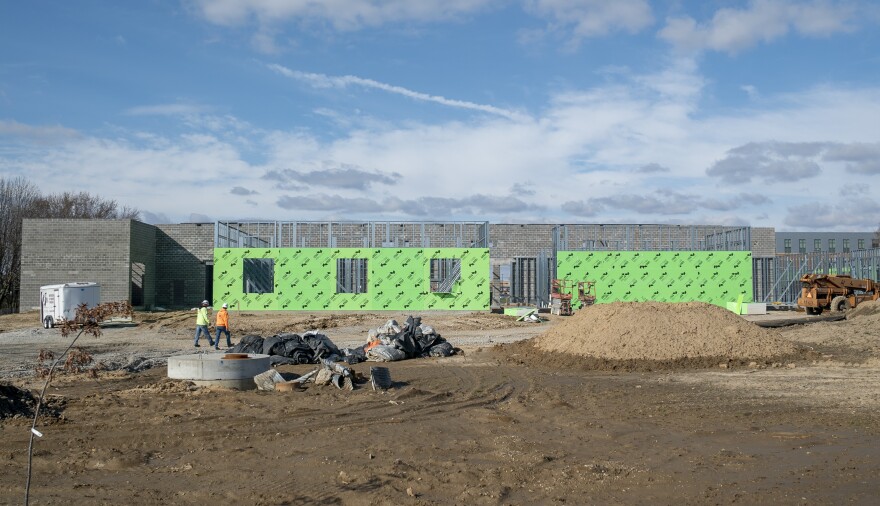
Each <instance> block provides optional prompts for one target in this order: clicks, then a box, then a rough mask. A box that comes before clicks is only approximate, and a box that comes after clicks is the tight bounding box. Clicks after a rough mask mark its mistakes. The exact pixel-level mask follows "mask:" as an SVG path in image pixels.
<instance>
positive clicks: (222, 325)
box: [214, 302, 232, 350]
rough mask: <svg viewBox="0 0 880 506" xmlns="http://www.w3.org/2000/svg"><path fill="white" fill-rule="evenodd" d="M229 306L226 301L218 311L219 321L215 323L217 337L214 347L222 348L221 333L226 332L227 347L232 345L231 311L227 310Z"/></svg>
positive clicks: (216, 348)
mask: <svg viewBox="0 0 880 506" xmlns="http://www.w3.org/2000/svg"><path fill="white" fill-rule="evenodd" d="M227 307H229V306H228V305H227V304H226V303H225V302H224V303H223V307H222V308H220V311H217V321H216V323H215V324H214V326H215V327H217V337H216V338H215V339H214V349H215V350H219V349H220V333H221V332H225V333H226V347H227V348H231V347H232V341H230V340H229V312H228V311H226V308H227Z"/></svg>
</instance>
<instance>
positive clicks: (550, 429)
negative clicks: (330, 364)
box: [0, 314, 880, 504]
mask: <svg viewBox="0 0 880 506" xmlns="http://www.w3.org/2000/svg"><path fill="white" fill-rule="evenodd" d="M392 316H393V317H398V318H399V317H400V316H401V315H392ZM163 318H164V319H160V317H158V316H155V315H145V316H140V317H138V318H136V321H138V325H137V326H133V327H120V328H116V329H107V331H106V332H105V334H104V336H102V337H101V338H99V339H98V340H97V341H95V340H94V339H93V338H89V339H92V341H91V342H86V344H88V345H89V346H94V349H93V350H92V351H94V352H95V353H94V354H95V355H96V356H106V357H116V358H115V359H117V360H120V361H122V360H121V359H120V357H123V356H124V355H125V354H126V353H128V354H131V353H138V352H139V350H140V351H144V352H150V353H154V352H155V353H159V352H164V353H165V354H166V356H167V354H169V353H174V352H187V353H189V352H191V350H192V348H191V344H190V342H189V339H191V338H190V330H189V327H190V325H189V323H190V322H189V321H188V320H189V315H186V314H183V315H179V316H171V317H168V318H165V317H163ZM175 318H179V323H171V322H172V321H177V320H175ZM264 318H276V317H275V316H272V317H263V316H260V315H255V316H254V324H253V326H252V328H254V329H259V328H265V329H268V328H276V327H277V326H279V324H280V325H281V326H289V327H290V328H284V329H279V330H299V331H302V330H306V328H304V327H307V326H310V324H308V322H306V320H308V319H309V318H312V319H315V320H314V323H320V322H321V321H324V325H325V328H326V331H325V333H326V334H327V335H328V336H330V337H331V339H333V340H334V342H336V343H337V344H339V345H340V346H344V345H345V342H346V341H352V343H354V342H360V341H361V340H362V336H363V335H364V334H362V332H364V333H365V330H366V329H368V328H369V327H371V326H373V324H376V325H378V324H379V323H382V321H384V320H385V319H387V316H383V315H319V316H308V315H298V316H282V317H280V318H281V320H277V321H271V322H269V323H268V324H265V325H263V324H259V323H256V322H258V321H260V320H261V319H264ZM321 318H325V319H326V320H320V319H321ZM296 319H299V320H296ZM243 320H246V318H244V317H242V318H240V320H239V323H242V324H243V323H244V321H243ZM294 320H296V321H294ZM163 321H164V323H162V322H163ZM233 321H235V320H233ZM425 321H426V322H428V323H430V324H432V325H434V326H435V328H436V329H437V330H438V332H440V333H441V334H442V335H443V336H444V337H446V339H448V340H449V341H450V342H452V343H453V344H456V345H459V346H462V347H463V348H465V354H464V355H463V356H454V357H450V358H446V359H418V360H410V361H403V362H395V363H391V364H388V366H389V368H390V369H391V374H392V378H393V380H394V381H395V382H396V383H395V387H394V388H393V389H391V390H390V391H388V392H387V393H379V392H374V391H372V390H371V389H370V388H368V387H366V386H364V385H361V388H359V389H357V390H355V391H354V392H344V391H340V390H337V389H335V388H333V387H330V386H327V387H320V386H314V385H312V386H309V387H308V388H307V389H305V390H304V391H298V392H291V393H278V392H257V391H248V392H239V391H231V390H222V389H209V388H196V387H194V386H191V385H188V384H186V383H181V382H171V381H169V380H167V379H166V378H165V373H166V371H165V369H164V368H162V367H157V368H154V369H150V370H147V371H144V372H140V373H136V374H128V373H122V372H120V371H113V372H105V373H102V374H101V375H100V376H99V379H98V380H97V381H95V380H91V379H85V378H83V377H74V378H63V377H62V378H59V379H58V380H56V381H54V382H53V385H52V387H51V388H50V393H51V394H52V395H53V396H54V397H53V406H54V407H56V408H57V409H58V415H57V416H55V417H52V416H49V417H46V418H43V419H42V420H43V421H42V423H41V424H40V429H41V430H42V432H43V434H44V437H43V438H42V439H40V440H38V441H37V443H36V451H35V454H34V469H33V471H34V477H33V483H32V489H31V499H32V501H33V502H34V504H60V503H65V504H71V503H72V504H94V503H109V502H113V503H127V504H160V503H162V504H168V503H174V504H208V503H226V504H234V503H247V504H523V503H535V504H555V503H558V504H591V503H592V504H595V503H599V504H608V503H612V504H615V503H616V504H649V503H650V504H658V503H659V504H671V503H676V504H728V503H741V504H755V503H780V504H832V503H850V504H873V503H874V501H875V499H876V495H877V493H878V492H880V424H878V415H877V413H878V410H877V408H878V407H880V387H878V385H880V381H878V380H880V361H878V355H877V350H878V346H877V336H878V335H880V333H878V332H876V331H874V330H872V329H874V327H866V326H865V325H861V326H855V325H853V324H852V323H851V322H835V323H816V324H813V325H806V326H799V327H795V328H790V329H787V330H785V331H784V332H783V335H784V336H786V337H787V338H788V339H791V340H792V342H795V343H796V344H797V345H798V346H799V347H801V348H803V349H808V350H809V352H810V353H809V355H804V357H810V358H804V359H803V360H801V361H798V362H788V363H786V364H778V365H781V367H772V366H770V367H763V366H758V367H753V368H750V367H734V368H730V369H720V368H718V367H714V368H710V369H679V368H677V367H676V366H675V364H660V365H659V366H658V367H656V368H653V370H650V371H649V370H644V369H641V370H639V369H638V368H636V369H629V368H627V367H622V368H618V370H587V369H586V368H584V367H579V366H578V361H577V360H574V359H570V358H569V359H564V360H556V359H557V358H558V357H554V356H552V355H548V356H544V357H542V358H538V355H536V351H535V349H534V348H533V347H530V344H529V343H521V344H508V345H504V346H494V343H496V342H513V341H519V340H522V339H526V338H528V337H530V336H533V335H536V334H538V333H540V332H542V331H543V330H546V328H547V326H550V325H554V324H555V321H557V320H554V321H551V322H548V323H545V324H541V325H534V324H517V323H515V322H511V321H510V319H504V318H502V317H501V316H498V315H445V316H444V315H439V314H438V315H432V316H428V315H426V316H425ZM872 325H873V324H872ZM0 328H3V327H2V320H0ZM44 332H48V331H43V330H42V329H36V328H25V329H18V330H13V329H9V330H8V331H6V332H0V346H19V347H22V348H21V349H24V348H26V347H27V346H28V345H29V346H30V347H31V348H32V349H33V348H35V347H39V346H40V344H45V345H48V346H50V347H55V346H60V345H63V342H56V341H55V340H56V339H57V338H56V337H54V336H52V335H49V334H44ZM27 336H31V337H30V339H31V342H30V343H25V344H22V343H21V341H22V340H23V339H25V338H27ZM490 340H491V341H492V342H491V343H490V342H489V341H490ZM175 348H176V351H175ZM163 350H164V351H163ZM104 354H106V355H104ZM19 358H20V359H23V357H19ZM108 360H109V359H108ZM370 365H374V364H370V363H365V364H357V365H356V366H354V368H355V369H356V370H357V371H360V372H366V371H368V370H369V366H370ZM0 366H2V369H0V370H3V371H8V370H10V367H9V366H10V364H9V363H7V362H0ZM612 366H613V365H612ZM19 368H20V369H21V367H19ZM13 369H14V368H13ZM310 369H311V367H309V366H295V367H291V366H288V367H282V368H280V370H281V371H283V372H288V373H297V374H302V373H304V372H306V371H308V370H310ZM606 369H608V368H606ZM4 377H6V378H9V379H10V381H11V382H12V383H13V384H15V385H17V386H21V387H29V388H36V387H37V386H38V385H39V383H38V382H37V381H35V380H34V379H33V378H28V377H24V376H21V377H16V376H15V375H14V374H7V375H6V376H4ZM29 428H30V422H29V420H28V419H26V418H24V417H18V418H7V419H5V420H2V421H0V438H2V441H3V445H2V451H0V502H3V503H19V502H21V500H22V498H23V497H24V484H25V472H26V462H27V440H28V435H29V433H28V430H29Z"/></svg>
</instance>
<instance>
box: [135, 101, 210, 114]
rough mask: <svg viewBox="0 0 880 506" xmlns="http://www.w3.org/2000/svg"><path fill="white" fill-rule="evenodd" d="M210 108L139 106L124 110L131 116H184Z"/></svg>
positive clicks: (180, 105)
mask: <svg viewBox="0 0 880 506" xmlns="http://www.w3.org/2000/svg"><path fill="white" fill-rule="evenodd" d="M210 109H211V108H210V107H207V106H204V105H198V104H180V103H176V104H156V105H139V106H136V107H130V108H128V109H126V110H125V114H128V115H131V116H185V115H190V114H202V113H205V112H209V111H210Z"/></svg>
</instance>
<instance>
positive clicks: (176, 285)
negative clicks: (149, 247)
mask: <svg viewBox="0 0 880 506" xmlns="http://www.w3.org/2000/svg"><path fill="white" fill-rule="evenodd" d="M156 229H157V232H156V267H157V272H158V275H157V278H156V285H155V289H156V295H155V302H156V305H158V306H161V307H168V308H172V307H194V306H196V305H198V303H199V302H201V300H202V299H208V300H210V299H211V294H210V293H207V292H206V285H207V279H206V272H207V265H213V263H214V225H213V224H212V223H182V224H170V225H156Z"/></svg>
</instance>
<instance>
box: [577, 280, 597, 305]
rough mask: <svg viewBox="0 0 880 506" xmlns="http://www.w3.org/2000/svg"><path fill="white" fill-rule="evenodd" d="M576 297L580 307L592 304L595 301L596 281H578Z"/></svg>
mask: <svg viewBox="0 0 880 506" xmlns="http://www.w3.org/2000/svg"><path fill="white" fill-rule="evenodd" d="M577 298H578V301H579V302H580V303H581V307H586V306H592V305H593V304H595V303H596V282H595V281H578V283H577Z"/></svg>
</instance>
